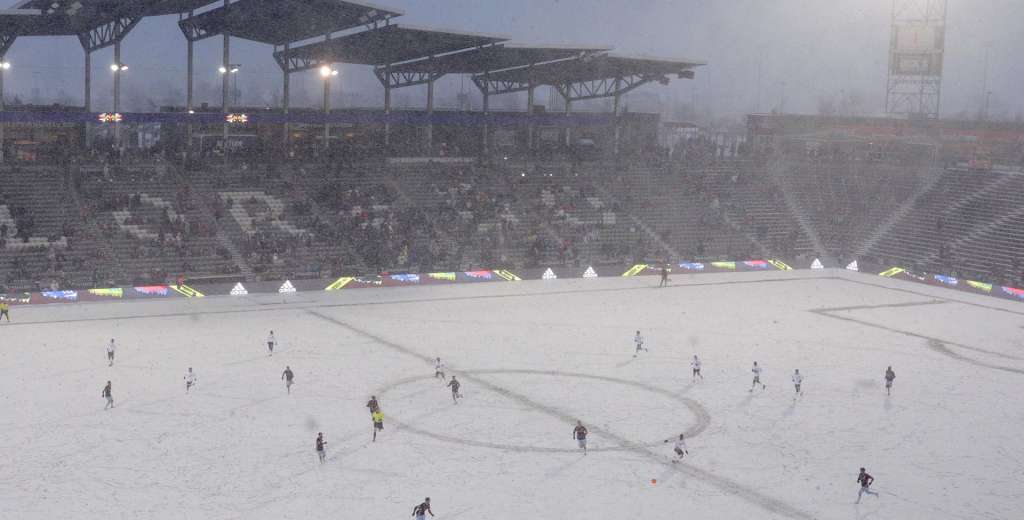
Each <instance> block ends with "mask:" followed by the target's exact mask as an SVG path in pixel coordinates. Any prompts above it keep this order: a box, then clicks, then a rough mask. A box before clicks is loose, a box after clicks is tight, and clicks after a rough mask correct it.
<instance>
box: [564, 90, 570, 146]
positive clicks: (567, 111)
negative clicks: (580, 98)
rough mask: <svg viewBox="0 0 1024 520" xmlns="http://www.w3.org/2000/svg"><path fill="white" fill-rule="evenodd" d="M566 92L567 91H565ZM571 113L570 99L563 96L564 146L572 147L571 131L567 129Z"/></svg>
mask: <svg viewBox="0 0 1024 520" xmlns="http://www.w3.org/2000/svg"><path fill="white" fill-rule="evenodd" d="M566 92H568V89H566ZM570 113H572V98H571V97H569V96H565V146H566V148H568V147H570V146H572V129H571V128H570V127H569V114H570Z"/></svg>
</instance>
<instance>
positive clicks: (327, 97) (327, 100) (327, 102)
mask: <svg viewBox="0 0 1024 520" xmlns="http://www.w3.org/2000/svg"><path fill="white" fill-rule="evenodd" d="M322 79H323V81H324V145H323V151H324V157H325V158H326V156H327V150H328V149H329V148H330V145H329V144H328V142H329V139H330V137H331V124H330V123H329V122H327V117H328V116H329V115H330V114H331V77H330V76H327V77H325V78H322Z"/></svg>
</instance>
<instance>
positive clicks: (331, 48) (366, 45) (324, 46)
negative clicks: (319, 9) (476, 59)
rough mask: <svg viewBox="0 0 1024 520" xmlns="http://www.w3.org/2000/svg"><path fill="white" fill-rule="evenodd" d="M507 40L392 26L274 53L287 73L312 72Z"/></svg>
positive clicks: (403, 60)
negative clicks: (329, 66)
mask: <svg viewBox="0 0 1024 520" xmlns="http://www.w3.org/2000/svg"><path fill="white" fill-rule="evenodd" d="M505 40H507V38H505V37H503V36H495V35H486V34H478V33H468V32H455V31H448V30H436V29H427V28H422V27H413V26H409V25H399V24H389V25H385V26H383V27H378V28H375V29H371V30H368V31H363V32H358V33H354V34H349V35H346V36H342V37H340V38H333V39H330V40H325V41H320V42H315V43H310V44H307V45H303V46H301V47H296V48H293V49H289V50H287V51H283V50H282V51H278V52H275V53H274V59H276V60H277V63H278V65H280V66H281V68H282V69H283V70H285V71H286V72H296V71H300V70H308V69H313V68H316V67H319V66H321V65H324V64H327V63H354V64H358V65H390V64H394V63H401V62H405V61H410V60H416V59H419V58H424V57H428V56H438V55H446V54H449V53H453V52H458V51H462V50H466V49H470V48H480V47H484V46H488V45H493V44H496V43H499V42H503V41H505Z"/></svg>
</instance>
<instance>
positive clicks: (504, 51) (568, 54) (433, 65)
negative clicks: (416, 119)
mask: <svg viewBox="0 0 1024 520" xmlns="http://www.w3.org/2000/svg"><path fill="white" fill-rule="evenodd" d="M609 50H611V48H610V47H584V46H557V45H543V46H526V45H518V44H501V45H494V46H491V47H482V48H474V49H469V50H466V51H463V52H457V53H453V54H448V55H445V56H439V57H436V58H433V59H422V60H418V61H413V62H408V63H403V64H400V65H395V66H392V67H391V71H392V72H402V73H436V74H481V73H484V72H487V71H497V70H503V69H512V68H517V67H525V66H528V65H534V64H537V63H546V62H550V61H557V60H564V59H568V58H573V57H579V56H583V55H585V54H588V53H594V52H605V51H609Z"/></svg>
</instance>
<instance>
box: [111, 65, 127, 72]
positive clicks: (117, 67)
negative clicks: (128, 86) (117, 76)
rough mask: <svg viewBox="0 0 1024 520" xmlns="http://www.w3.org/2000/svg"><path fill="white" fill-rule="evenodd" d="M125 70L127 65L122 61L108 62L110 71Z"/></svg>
mask: <svg viewBox="0 0 1024 520" xmlns="http://www.w3.org/2000/svg"><path fill="white" fill-rule="evenodd" d="M126 70H128V66H127V65H125V64H124V63H111V64H110V71H111V72H124V71H126Z"/></svg>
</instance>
